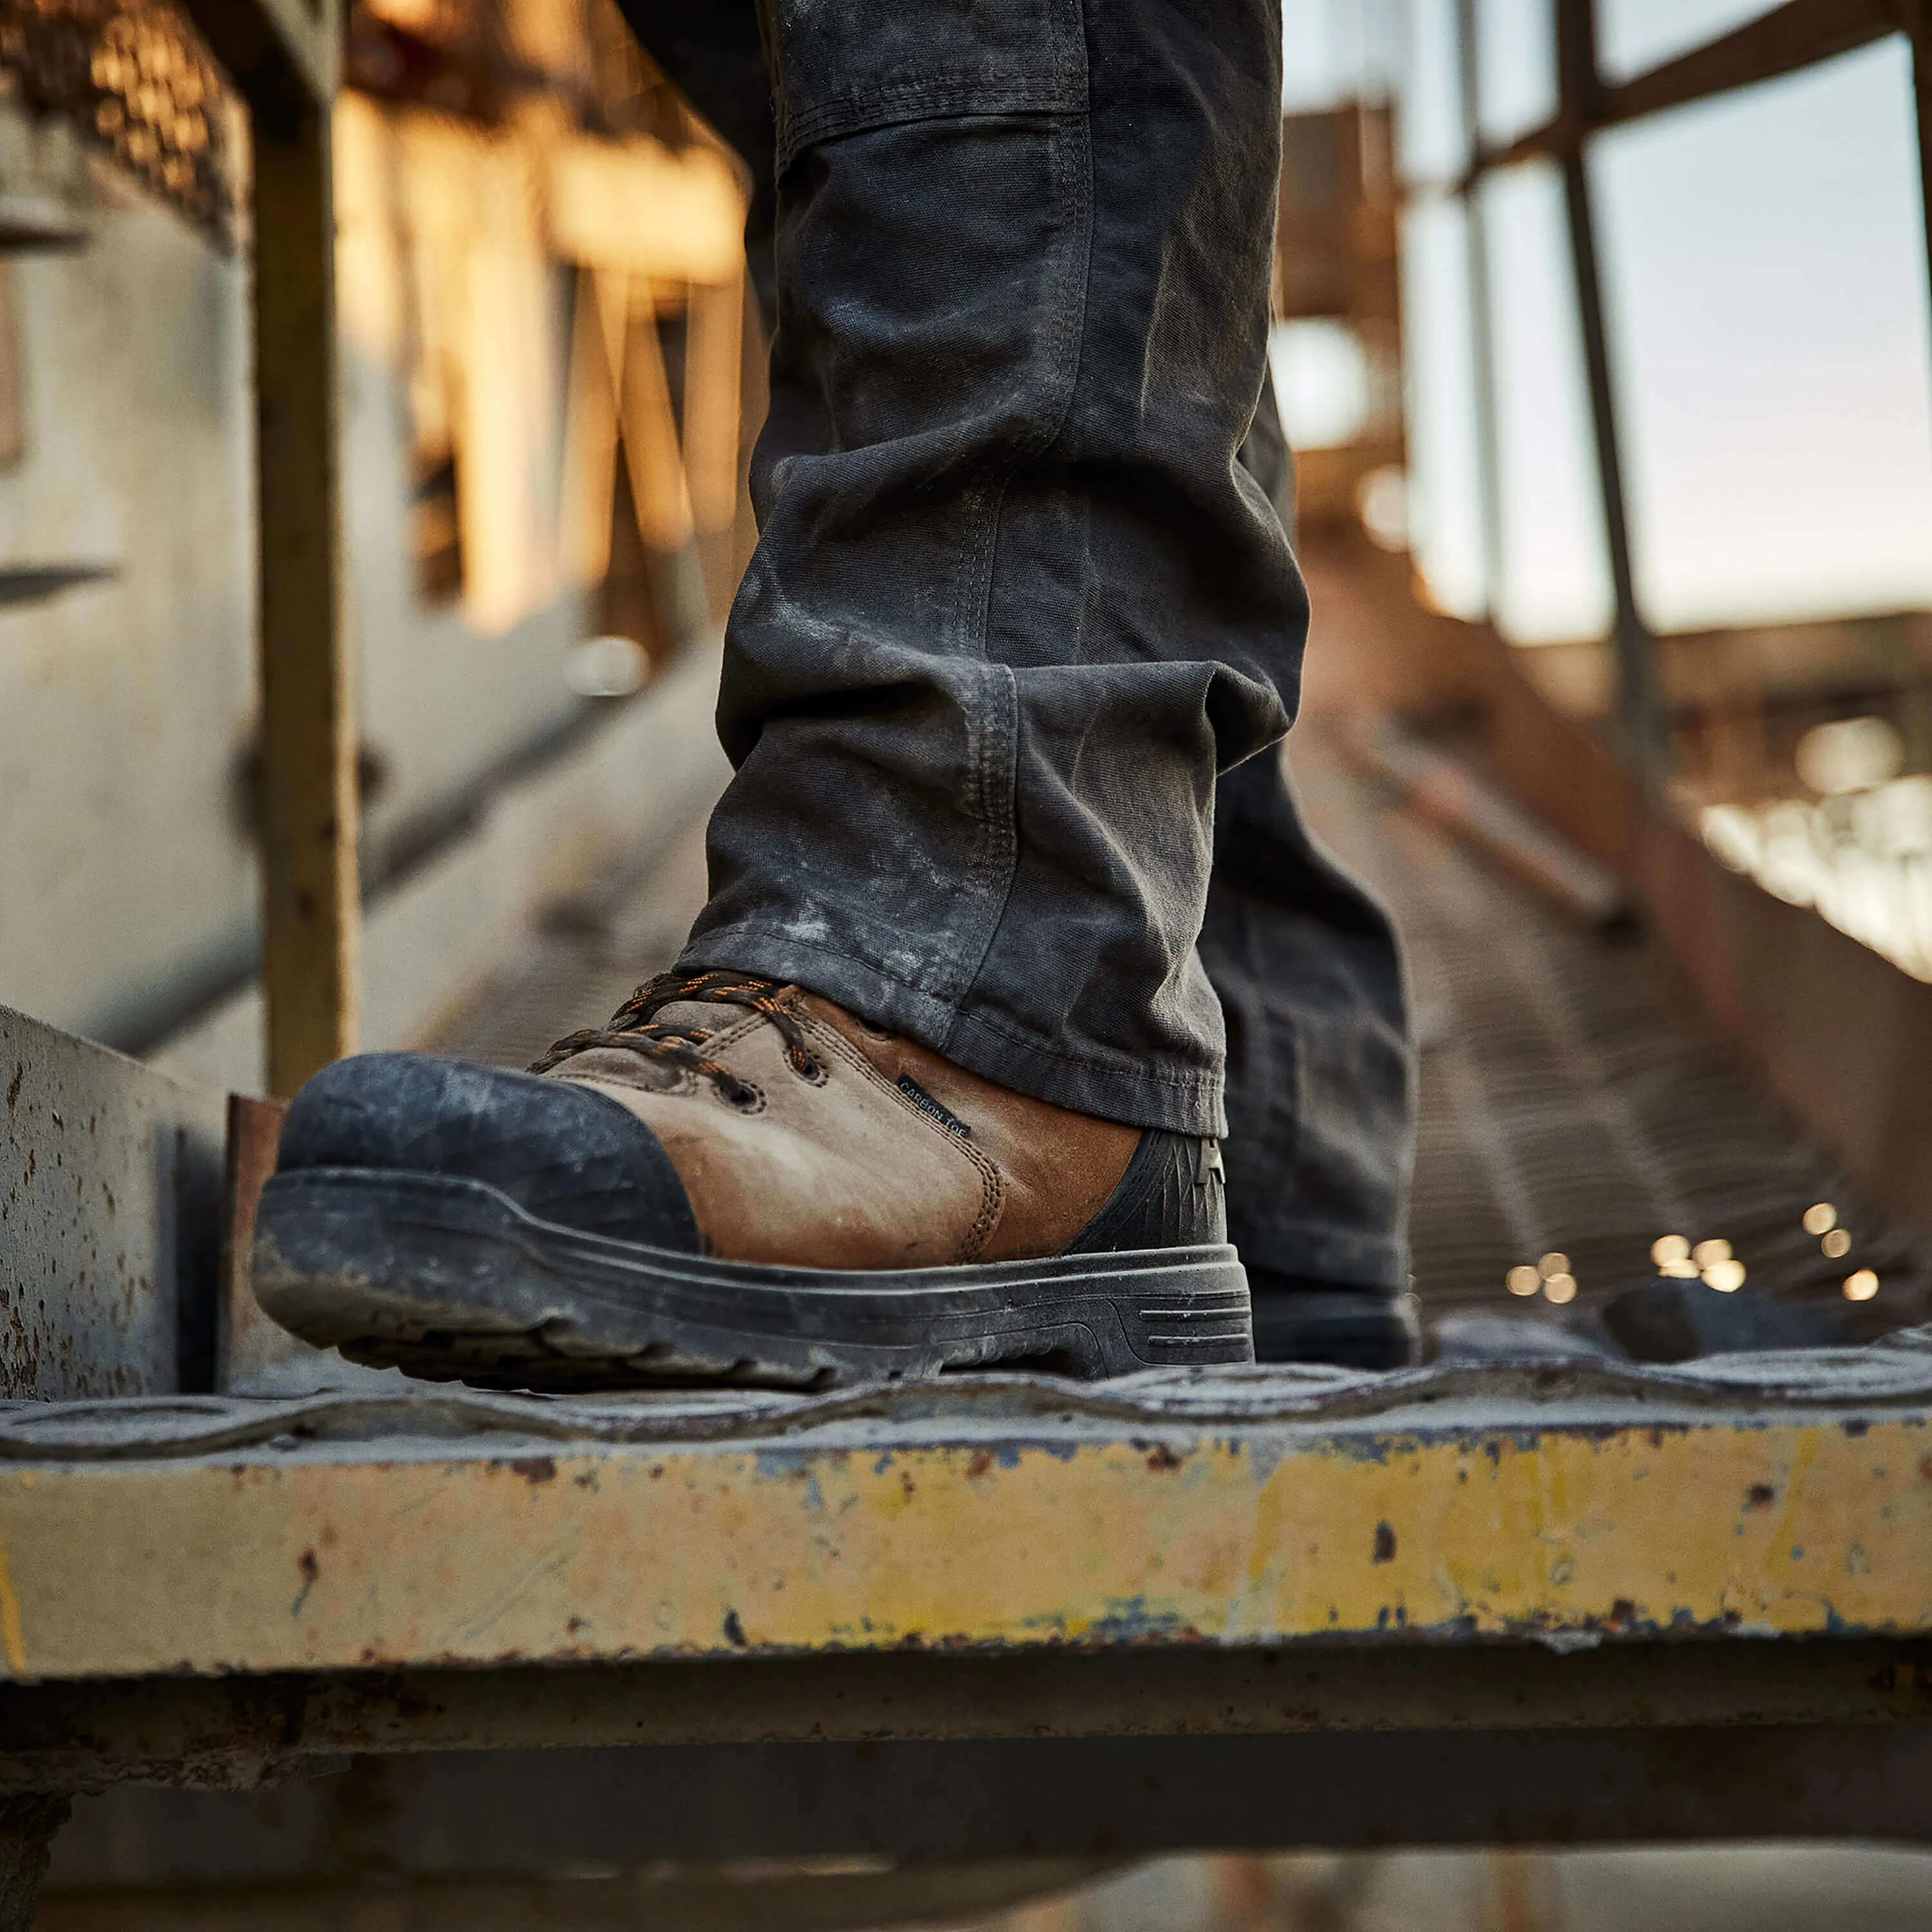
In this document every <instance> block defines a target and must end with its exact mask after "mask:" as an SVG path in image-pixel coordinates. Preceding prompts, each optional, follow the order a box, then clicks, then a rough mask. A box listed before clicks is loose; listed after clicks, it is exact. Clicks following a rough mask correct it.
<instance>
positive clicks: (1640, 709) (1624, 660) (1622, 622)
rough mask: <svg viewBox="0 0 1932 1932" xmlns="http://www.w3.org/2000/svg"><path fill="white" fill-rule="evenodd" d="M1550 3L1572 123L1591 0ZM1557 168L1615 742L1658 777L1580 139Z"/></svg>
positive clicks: (1594, 81)
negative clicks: (1599, 526)
mask: <svg viewBox="0 0 1932 1932" xmlns="http://www.w3.org/2000/svg"><path fill="white" fill-rule="evenodd" d="M1552 5H1553V7H1554V9H1555V15H1556V68H1557V83H1558V86H1559V89H1560V91H1561V96H1562V103H1563V113H1564V115H1565V117H1566V118H1568V120H1570V121H1573V122H1576V123H1578V124H1582V123H1584V122H1586V121H1589V118H1591V117H1592V115H1594V114H1595V113H1597V112H1598V107H1599V104H1600V103H1601V99H1602V97H1603V94H1604V87H1603V83H1602V80H1601V77H1600V75H1599V74H1598V71H1597V10H1596V4H1595V0H1552ZM1562 175H1563V206H1564V213H1565V217H1566V223H1567V226H1568V233H1569V237H1570V260H1571V269H1572V272H1574V276H1575V278H1576V288H1577V320H1578V324H1579V327H1580V332H1581V334H1582V336H1583V366H1584V373H1585V376H1586V381H1587V386H1588V389H1589V398H1590V426H1591V431H1592V437H1591V441H1592V453H1593V454H1594V455H1595V457H1596V459H1597V486H1598V497H1599V499H1600V501H1601V503H1602V505H1603V512H1604V549H1605V551H1606V553H1607V555H1608V556H1609V559H1610V587H1611V593H1612V597H1613V601H1614V605H1615V608H1614V612H1613V619H1612V622H1613V628H1612V632H1611V649H1612V652H1613V655H1614V657H1615V659H1616V667H1617V709H1618V716H1619V721H1620V722H1621V724H1622V727H1623V734H1624V741H1625V744H1626V745H1627V746H1628V749H1629V751H1630V753H1631V756H1632V757H1634V759H1635V760H1636V762H1637V766H1638V767H1639V769H1640V770H1643V771H1644V772H1649V773H1650V774H1652V775H1661V773H1662V772H1663V771H1664V769H1665V766H1666V764H1667V760H1668V757H1669V753H1670V745H1669V738H1668V735H1667V731H1666V730H1665V727H1664V712H1663V706H1662V703H1661V700H1660V697H1659V695H1658V686H1657V642H1656V640H1655V637H1652V634H1651V631H1650V627H1649V625H1648V624H1646V622H1644V619H1643V612H1642V610H1640V608H1639V607H1638V604H1637V583H1636V575H1635V571H1634V568H1633V566H1632V564H1631V541H1630V518H1629V514H1628V508H1627V506H1626V504H1625V495H1624V463H1623V455H1622V446H1621V440H1620V438H1619V434H1618V429H1617V409H1616V392H1615V391H1614V389H1613V386H1612V384H1611V380H1610V345H1609V341H1608V338H1607V333H1606V330H1605V327H1604V291H1603V281H1602V278H1601V275H1600V274H1599V272H1598V256H1597V230H1596V220H1595V213H1594V211H1593V210H1592V205H1591V196H1590V180H1589V173H1588V172H1587V169H1586V162H1585V158H1584V155H1583V148H1582V147H1581V146H1580V145H1579V146H1577V147H1575V148H1571V149H1570V150H1569V151H1567V152H1565V154H1563V156H1562Z"/></svg>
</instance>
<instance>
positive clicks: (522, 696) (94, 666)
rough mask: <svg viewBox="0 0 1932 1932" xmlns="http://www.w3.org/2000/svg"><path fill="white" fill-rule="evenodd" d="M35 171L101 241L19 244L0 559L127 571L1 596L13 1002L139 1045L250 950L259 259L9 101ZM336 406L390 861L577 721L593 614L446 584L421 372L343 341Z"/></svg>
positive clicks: (353, 611) (2, 777) (356, 635)
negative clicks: (427, 468) (254, 280)
mask: <svg viewBox="0 0 1932 1932" xmlns="http://www.w3.org/2000/svg"><path fill="white" fill-rule="evenodd" d="M21 193H31V195H32V196H34V197H35V198H36V199H39V200H47V199H52V200H53V201H55V202H58V203H60V204H62V205H65V207H66V208H68V209H69V210H70V211H71V212H72V213H73V214H74V215H75V216H76V217H78V219H79V220H80V221H81V222H82V223H83V224H84V225H85V226H86V228H87V229H89V233H90V236H91V239H90V242H89V245H88V246H87V247H86V248H85V249H83V250H82V251H80V252H78V253H76V254H37V255H17V256H13V257H10V258H8V259H7V272H8V273H9V274H10V276H11V278H12V293H13V303H12V308H13V311H14V314H15V317H16V331H15V332H16V335H17V341H16V344H15V345H14V347H15V353H16V355H17V364H18V368H19V373H20V378H21V383H22V388H23V413H24V417H25V449H24V452H23V455H22V457H21V458H20V460H18V461H17V462H16V463H11V464H8V465H5V466H0V581H4V574H5V572H7V571H10V570H17V569H19V568H22V567H23V566H32V565H65V564H82V565H103V566H107V567H110V568H112V570H113V573H114V574H113V576H112V577H111V578H109V579H107V580H104V581H101V582H100V583H93V584H86V585H83V586H79V587H76V588H71V589H66V590H65V591H62V592H59V593H58V594H55V595H50V596H46V597H43V598H37V599H36V600H34V601H28V602H24V603H22V602H13V603H0V1002H5V1004H9V1005H11V1006H13V1007H16V1008H17V1009H19V1010H21V1011H23V1012H26V1013H31V1014H33V1015H34V1016H37V1017H38V1018H40V1019H45V1020H47V1021H49V1022H52V1023H54V1024H55V1025H58V1026H61V1027H63V1028H68V1029H70V1030H72V1031H77V1032H81V1033H84V1034H89V1035H91V1036H92V1037H95V1038H98V1039H102V1040H107V1041H108V1042H109V1043H111V1044H114V1045H117V1046H124V1047H130V1048H136V1049H139V1048H144V1047H145V1046H146V1045H148V1043H151V1041H153V1040H155V1039H156V1038H157V1037H160V1036H161V1035H162V1034H166V1032H168V1031H169V1030H170V1028H172V1025H173V1024H174V1023H175V1022H176V1021H178V1020H179V1019H181V1018H183V1017H184V1016H187V1015H188V1014H189V1013H191V1012H192V1011H193V1010H195V1009H196V1007H197V1006H198V1005H199V1004H201V1003H202V1002H203V1001H205V1000H206V999H208V998H211V997H212V996H214V995H217V994H219V993H220V992H222V991H223V989H225V988H226V987H229V986H232V985H233V983H234V981H235V980H236V977H237V976H239V975H240V974H244V973H245V972H246V971H247V970H248V966H249V963H250V961H251V956H252V950H253V944H254V917H255V910H254V898H255V885H254V862H253V858H252V854H251V847H250V844H249V840H248V832H247V829H246V814H245V806H244V801H243V786H242V772H243V769H244V767H245V761H246V758H247V753H248V742H249V739H250V736H251V730H252V713H253V709H254V673H253V668H252V666H253V658H252V642H251V638H252V626H253V620H254V571H253V563H252V555H253V543H254V535H253V532H254V495H253V484H252V463H253V456H252V434H253V431H252V419H253V410H252V406H251V401H250V398H249V395H248V388H247V380H246V374H247V368H248V330H247V314H246V308H245V299H246V287H245V264H244V263H243V261H242V259H241V258H240V257H238V256H234V255H230V254H226V253H224V252H223V251H221V250H220V248H217V247H216V246H214V245H212V244H211V243H210V242H208V241H207V240H206V239H204V238H203V237H202V236H200V235H199V234H198V233H196V232H195V231H194V230H193V229H191V228H190V227H189V226H187V224H186V223H184V222H183V221H182V220H180V219H179V218H178V217H177V216H176V215H175V214H174V213H172V211H170V210H169V209H168V208H165V207H163V206H161V205H159V204H157V202H154V201H153V200H151V199H149V198H148V196H146V195H145V193H143V192H142V190H139V189H138V188H136V187H134V186H133V184H131V183H130V182H129V181H127V180H126V179H125V178H124V177H122V176H121V175H118V174H117V173H116V172H115V171H114V170H113V169H112V168H111V167H109V166H105V165H104V164H102V163H99V162H98V161H95V160H92V158H91V157H89V155H88V154H86V152H85V151H83V149H82V148H81V147H80V144H79V143H78V142H77V141H75V140H74V138H73V136H72V135H71V133H70V131H69V130H68V129H67V128H66V127H65V126H63V125H62V124H58V123H48V124H43V125H42V126H40V127H36V126H35V125H34V124H32V123H31V121H29V120H28V118H27V117H26V115H24V114H23V113H21V112H20V110H18V109H17V107H13V106H12V105H10V104H6V103H3V102H0V196H7V195H10V194H11V195H19V194H21ZM562 287H563V284H562V281H561V278H559V281H558V282H557V284H556V301H555V302H554V303H553V311H554V312H553V317H552V320H553V326H555V327H556V329H557V330H558V332H559V345H561V342H562V339H563V338H562V323H563V317H562V313H561V311H562ZM0 353H5V345H0ZM560 362H561V347H560V346H559V364H560ZM561 400H562V399H561V398H559V407H561ZM344 416H345V424H344V436H345V474H346V488H345V499H346V501H345V524H346V539H347V549H348V556H349V565H350V569H349V580H348V591H349V596H348V610H349V622H350V625H351V626H352V634H353V639H354V640H355V642H356V644H357V645H358V646H359V651H360V655H361V660H362V708H363V713H364V718H365V726H364V737H365V742H367V743H368V745H369V746H370V747H371V749H373V750H374V751H375V752H376V754H377V757H378V758H379V760H380V766H381V769H382V770H383V774H384V779H383V784H382V786H381V788H380V790H379V791H378V792H377V794H376V795H375V796H374V797H373V798H372V799H371V801H370V809H369V814H368V842H369V847H370V850H371V853H372V855H373V856H375V857H376V858H377V860H378V861H379V862H380V859H381V858H382V855H383V852H384V850H385V847H386V846H388V845H391V844H393V842H394V840H395V836H396V835H397V834H398V832H407V829H408V828H410V827H411V826H420V825H421V824H422V823H423V822H424V821H425V820H426V819H434V817H435V816H436V815H437V813H438V812H439V811H441V810H443V809H444V808H446V806H447V805H448V802H449V801H450V800H451V799H453V798H455V797H456V796H458V795H460V794H461V793H463V792H464V791H465V790H466V789H468V788H469V787H472V785H473V784H474V782H475V780H476V778H477V777H478V775H479V774H481V773H484V772H487V771H488V770H489V769H491V768H492V767H493V766H496V765H498V764H499V763H502V761H503V760H505V759H506V758H511V757H515V756H516V755H517V754H519V753H520V752H521V751H523V750H524V749H525V748H527V747H529V746H530V745H533V744H535V743H538V742H541V741H543V740H544V739H546V738H547V737H548V736H550V734H552V733H554V732H555V731H556V730H557V728H558V727H559V726H560V725H562V724H565V723H566V722H568V720H569V719H570V718H571V716H572V715H573V714H574V712H576V711H577V709H578V708H579V707H580V705H581V703H583V700H580V699H578V698H577V697H574V696H573V695H572V694H571V693H570V691H568V689H567V688H566V687H565V683H564V681H563V676H562V660H563V656H564V654H565V652H566V650H567V649H568V647H569V646H571V644H572V643H575V642H576V641H577V640H579V639H580V637H582V635H583V633H584V629H585V625H586V618H585V613H584V610H583V604H582V600H581V598H579V597H578V596H577V595H574V594H567V595H564V596H562V598H559V600H558V601H556V603H555V604H553V606H552V607H550V608H549V609H547V610H543V611H541V612H539V613H537V614H535V615H534V616H530V617H528V618H526V619H525V620H524V621H523V622H521V623H520V624H519V625H517V626H516V627H515V628H513V629H511V631H508V633H507V634H504V635H502V636H499V637H482V636H480V635H478V634H476V633H475V631H473V630H472V629H471V628H469V627H468V626H467V625H466V624H465V622H463V616H462V614H461V612H460V608H459V607H458V606H456V605H455V604H443V605H440V606H437V607H428V606H426V605H425V604H424V603H423V602H422V600H421V599H420V598H419V596H418V595H417V592H416V583H415V565H414V561H413V555H412V553H411V550H410V529H409V501H410V475H409V467H408V410H407V395H406V394H405V392H404V386H403V381H402V379H401V377H400V375H399V374H398V372H397V371H395V370H394V369H392V368H390V367H389V366H388V365H386V364H384V363H383V362H380V361H376V360H372V359H370V358H369V357H368V356H366V355H363V354H361V353H359V352H357V351H356V350H354V349H353V347H352V348H350V350H347V352H346V353H345V368H344Z"/></svg>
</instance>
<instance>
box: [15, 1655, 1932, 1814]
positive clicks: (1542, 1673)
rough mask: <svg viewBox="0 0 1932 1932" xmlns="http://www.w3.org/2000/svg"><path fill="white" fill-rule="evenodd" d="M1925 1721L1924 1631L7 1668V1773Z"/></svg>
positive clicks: (63, 1783) (50, 1783)
mask: <svg viewBox="0 0 1932 1932" xmlns="http://www.w3.org/2000/svg"><path fill="white" fill-rule="evenodd" d="M1660 1715H1667V1716H1668V1718H1669V1719H1670V1722H1672V1723H1673V1724H1677V1725H1680V1726H1687V1727H1700V1728H1705V1729H1710V1728H1724V1727H1739V1728H1742V1729H1745V1730H1773V1729H1789V1728H1792V1727H1817V1726H1830V1727H1841V1728H1842V1727H1865V1728H1867V1729H1868V1730H1876V1729H1880V1728H1891V1727H1906V1728H1908V1729H1909V1728H1912V1727H1924V1726H1927V1725H1928V1724H1932V1643H1927V1642H1925V1641H1923V1640H1873V1639H1863V1640H1841V1639H1838V1638H1830V1637H1827V1638H1809V1639H1805V1640H1801V1641H1798V1642H1795V1643H1782V1644H1780V1643H1763V1642H1759V1641H1752V1640H1729V1641H1727V1640H1706V1641H1700V1642H1692V1643H1643V1644H1637V1645H1606V1646H1600V1647H1599V1648H1598V1649H1594V1650H1588V1649H1586V1650H1583V1651H1580V1652H1568V1653H1563V1652H1555V1651H1552V1650H1550V1649H1547V1648H1546V1647H1544V1646H1541V1645H1538V1644H1534V1643H1508V1644H1502V1643H1482V1644H1475V1643H1472V1644H1468V1645H1464V1646H1458V1647H1457V1648H1456V1649H1454V1650H1450V1651H1445V1649H1442V1648H1441V1647H1440V1646H1406V1647H1405V1646H1400V1645H1397V1644H1391V1643H1386V1642H1379V1643H1354V1644H1338V1643H1310V1644H1307V1645H1298V1646H1280V1647H1275V1648H1271V1649H1239V1650H1227V1649H1215V1648H1211V1647H1209V1646H1204V1645H1193V1646H1189V1645H1178V1644H1177V1645H1172V1646H1158V1645H1147V1646H1138V1647H1133V1648H1127V1649H1115V1650H1112V1651H1082V1650H1079V1649H1035V1650H1033V1651H1031V1652H1018V1653H1010V1654H1007V1655H994V1654H992V1653H987V1652H950V1653H948V1652H932V1651H924V1652H905V1651H894V1652H883V1653H879V1652H865V1653H857V1652H829V1653H823V1654H820V1655H814V1656H809V1657H735V1656H734V1657H730V1658H712V1659H700V1660H680V1659H670V1660H661V1661H654V1662H649V1663H637V1662H621V1661H612V1662H606V1663H603V1664H580V1665H577V1666H574V1667H571V1668H569V1669H567V1670H564V1669H556V1668H553V1667H547V1666H544V1665H541V1664H505V1665H500V1666H497V1667H493V1668H489V1669H478V1668H469V1667H445V1668H425V1669H419V1670H401V1671H396V1670H354V1671H335V1672H299V1673H270V1674H266V1675H262V1676H243V1677H223V1678H192V1677H190V1678H182V1677H148V1678H144V1679H90V1680H85V1681H75V1682H65V1683H55V1684H39V1685H36V1684H27V1685H10V1686H9V1685H0V1733H4V1735H5V1739H6V1747H5V1752H4V1754H0V1791H4V1790H26V1789H34V1788H39V1787H80V1786H89V1785H98V1784H103V1783H106V1782H110V1781H113V1780H114V1779H116V1778H139V1779H144V1780H158V1781H165V1782H175V1783H181V1784H190V1785H193V1784H215V1785H217V1786H220V1785H228V1786H232V1785H234V1784H237V1783H247V1782H248V1781H251V1780H252V1779H254V1778H259V1777H263V1776H266V1775H275V1776H281V1775H303V1774H304V1773H305V1772H311V1771H314V1770H315V1769H318V1768H320V1767H321V1766H325V1765H332V1764H334V1763H337V1762H339V1761H340V1760H341V1758H342V1757H344V1756H345V1755H356V1754H367V1753H371V1752H374V1753H381V1754H389V1755H394V1754H405V1755H411V1756H418V1755H422V1754H439V1753H443V1752H447V1751H466V1750H474V1749H478V1748H489V1749H490V1750H495V1751H529V1750H535V1749H545V1748H551V1747H562V1746H568V1747H571V1748H577V1749H606V1748H614V1747H617V1746H629V1745H650V1746H663V1747H668V1746H673V1745H690V1744H703V1745H773V1744H798V1743H809V1742H814V1741H827V1740H844V1741H847V1742H865V1741H871V1742H883V1741H885V1740H889V1739H897V1740H901V1741H907V1742H910V1741H913V1740H917V1739H938V1738H946V1739H994V1738H1006V1737H1032V1738H1082V1737H1112V1738H1129V1737H1167V1736H1188V1735H1208V1734H1212V1735H1214V1736H1228V1737H1268V1736H1290V1735H1308V1736H1339V1735H1342V1734H1346V1733H1362V1732H1388V1731H1406V1732H1410V1733H1415V1732H1420V1731H1424V1730H1433V1731H1443V1732H1457V1733H1501V1732H1505V1731H1512V1730H1532V1731H1534V1730H1573V1729H1586V1730H1594V1731H1598V1732H1616V1731H1628V1730H1647V1729H1649V1728H1651V1727H1653V1726H1655V1724H1656V1723H1657V1722H1658V1719H1659V1718H1660Z"/></svg>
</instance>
